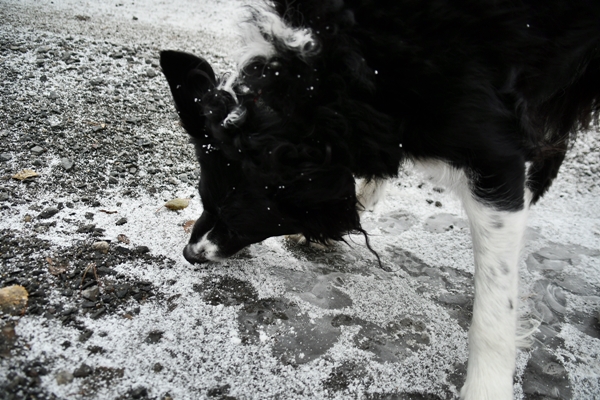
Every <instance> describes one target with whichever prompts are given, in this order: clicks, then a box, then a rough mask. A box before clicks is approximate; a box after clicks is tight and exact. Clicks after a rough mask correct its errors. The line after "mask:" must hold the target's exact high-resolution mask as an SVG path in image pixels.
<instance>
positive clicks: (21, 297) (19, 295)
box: [0, 285, 29, 315]
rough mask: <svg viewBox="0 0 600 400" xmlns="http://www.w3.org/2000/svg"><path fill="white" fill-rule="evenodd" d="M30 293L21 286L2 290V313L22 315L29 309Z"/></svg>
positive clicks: (0, 298) (0, 291)
mask: <svg viewBox="0 0 600 400" xmlns="http://www.w3.org/2000/svg"><path fill="white" fill-rule="evenodd" d="M28 298H29V293H27V290H26V289H25V288H24V287H23V286H20V285H13V286H8V287H3V288H2V289H0V312H2V313H5V314H10V315H22V314H24V313H25V308H26V307H27V299H28Z"/></svg>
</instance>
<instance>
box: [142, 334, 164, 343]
mask: <svg viewBox="0 0 600 400" xmlns="http://www.w3.org/2000/svg"><path fill="white" fill-rule="evenodd" d="M163 335H164V332H162V331H152V332H150V333H148V336H147V337H146V343H149V344H155V343H159V342H160V341H161V339H162V337H163Z"/></svg>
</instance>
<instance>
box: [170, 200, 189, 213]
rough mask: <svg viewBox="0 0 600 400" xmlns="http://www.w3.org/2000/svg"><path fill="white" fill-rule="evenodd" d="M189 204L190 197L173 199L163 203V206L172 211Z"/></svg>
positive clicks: (181, 208)
mask: <svg viewBox="0 0 600 400" xmlns="http://www.w3.org/2000/svg"><path fill="white" fill-rule="evenodd" d="M189 205H190V199H173V200H169V201H167V202H166V203H165V207H167V208H168V209H169V210H173V211H178V210H183V209H184V208H186V207H187V206H189Z"/></svg>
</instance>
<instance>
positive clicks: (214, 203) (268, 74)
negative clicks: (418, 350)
mask: <svg viewBox="0 0 600 400" xmlns="http://www.w3.org/2000/svg"><path fill="white" fill-rule="evenodd" d="M250 10H251V11H250V17H249V19H248V21H246V23H245V24H244V27H245V28H244V32H243V39H244V42H245V44H244V47H243V51H242V53H241V55H240V57H239V60H238V69H237V71H236V72H235V73H233V74H231V75H229V76H225V77H222V78H217V77H216V76H215V74H214V72H213V70H212V68H211V67H210V65H209V64H208V63H207V62H206V61H205V60H203V59H201V58H198V57H195V56H193V55H190V54H186V53H181V52H174V51H165V52H163V53H162V54H161V65H162V69H163V71H164V74H165V75H166V77H167V80H168V82H169V85H170V88H171V91H172V93H173V97H174V99H175V104H176V107H177V110H178V112H179V115H180V117H181V122H182V124H183V126H184V128H185V129H186V130H187V132H188V133H189V134H190V135H191V137H192V139H193V142H194V144H195V146H196V151H197V156H198V160H199V161H200V166H201V180H200V195H201V197H202V202H203V204H204V211H203V213H202V216H201V217H200V218H199V219H198V221H197V222H196V224H195V226H194V229H193V232H192V235H191V239H190V242H189V244H188V245H187V246H186V247H185V250H184V255H185V258H186V259H187V260H188V261H190V262H191V263H202V262H205V261H219V260H222V259H225V258H227V257H229V256H231V255H233V254H235V253H237V252H238V251H240V250H241V249H242V248H244V247H245V246H248V245H250V244H252V243H256V242H260V241H262V240H264V239H266V238H268V237H271V236H279V235H286V234H302V235H303V236H304V237H305V238H306V239H307V240H308V241H312V242H321V243H326V242H327V241H330V240H342V239H343V237H344V235H346V234H348V233H352V232H361V233H363V234H365V232H364V231H363V229H362V228H361V224H360V218H359V214H360V212H361V211H362V210H364V209H365V207H369V206H370V205H371V204H372V203H374V202H375V201H376V199H377V197H378V196H379V195H380V194H381V192H382V190H381V188H382V185H383V182H384V181H385V179H388V178H392V177H395V176H397V174H398V171H399V168H401V167H402V165H403V164H406V163H408V162H411V163H414V164H416V165H417V166H420V167H424V168H427V169H428V170H429V171H431V172H435V174H436V175H437V176H438V177H439V179H440V181H441V182H445V183H446V184H447V185H449V186H450V187H451V188H453V189H454V190H455V192H456V193H457V194H458V195H459V196H460V198H461V200H462V202H463V204H464V208H465V210H466V213H467V215H468V217H469V220H470V227H471V234H472V238H473V249H474V256H475V278H474V280H475V303H474V307H473V320H472V325H471V328H470V331H469V362H468V371H467V379H466V383H465V385H464V387H463V388H462V391H461V396H462V398H463V399H470V400H484V399H512V392H513V372H514V368H515V330H516V324H517V315H516V308H517V304H516V303H517V282H518V271H517V270H518V264H519V252H520V249H521V242H522V239H523V232H524V229H525V223H526V218H527V210H528V208H529V207H530V206H531V205H532V204H534V203H535V202H536V201H537V200H538V199H539V198H540V197H541V196H542V195H543V194H544V193H545V192H546V190H547V189H548V187H549V186H550V184H551V182H552V180H553V179H554V178H555V177H556V175H557V173H558V169H559V166H560V165H561V163H562V161H563V159H564V157H565V151H566V150H567V147H568V144H569V141H570V140H571V139H572V136H573V134H574V133H575V132H576V131H578V130H581V129H584V128H586V127H587V126H588V124H589V123H590V120H591V119H592V118H594V117H595V116H597V115H598V114H597V113H598V111H599V109H600V1H598V0H569V1H566V0H454V1H448V0H429V1H423V0H381V1H379V0H378V1H376V0H273V1H272V2H270V3H267V4H264V5H259V6H256V7H254V8H251V9H250ZM356 178H363V179H362V180H361V181H362V182H363V183H362V184H360V185H356V184H355V179H356ZM355 186H359V187H358V188H356V187H355Z"/></svg>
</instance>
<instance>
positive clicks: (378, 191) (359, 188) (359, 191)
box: [356, 179, 387, 215]
mask: <svg viewBox="0 0 600 400" xmlns="http://www.w3.org/2000/svg"><path fill="white" fill-rule="evenodd" d="M386 186H387V180H385V179H371V180H367V179H360V180H359V181H358V182H357V184H356V198H357V199H358V212H359V214H361V215H362V213H364V212H365V211H371V210H373V208H375V206H376V205H377V203H378V202H379V200H381V199H382V198H383V196H384V195H385V187H386Z"/></svg>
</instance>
